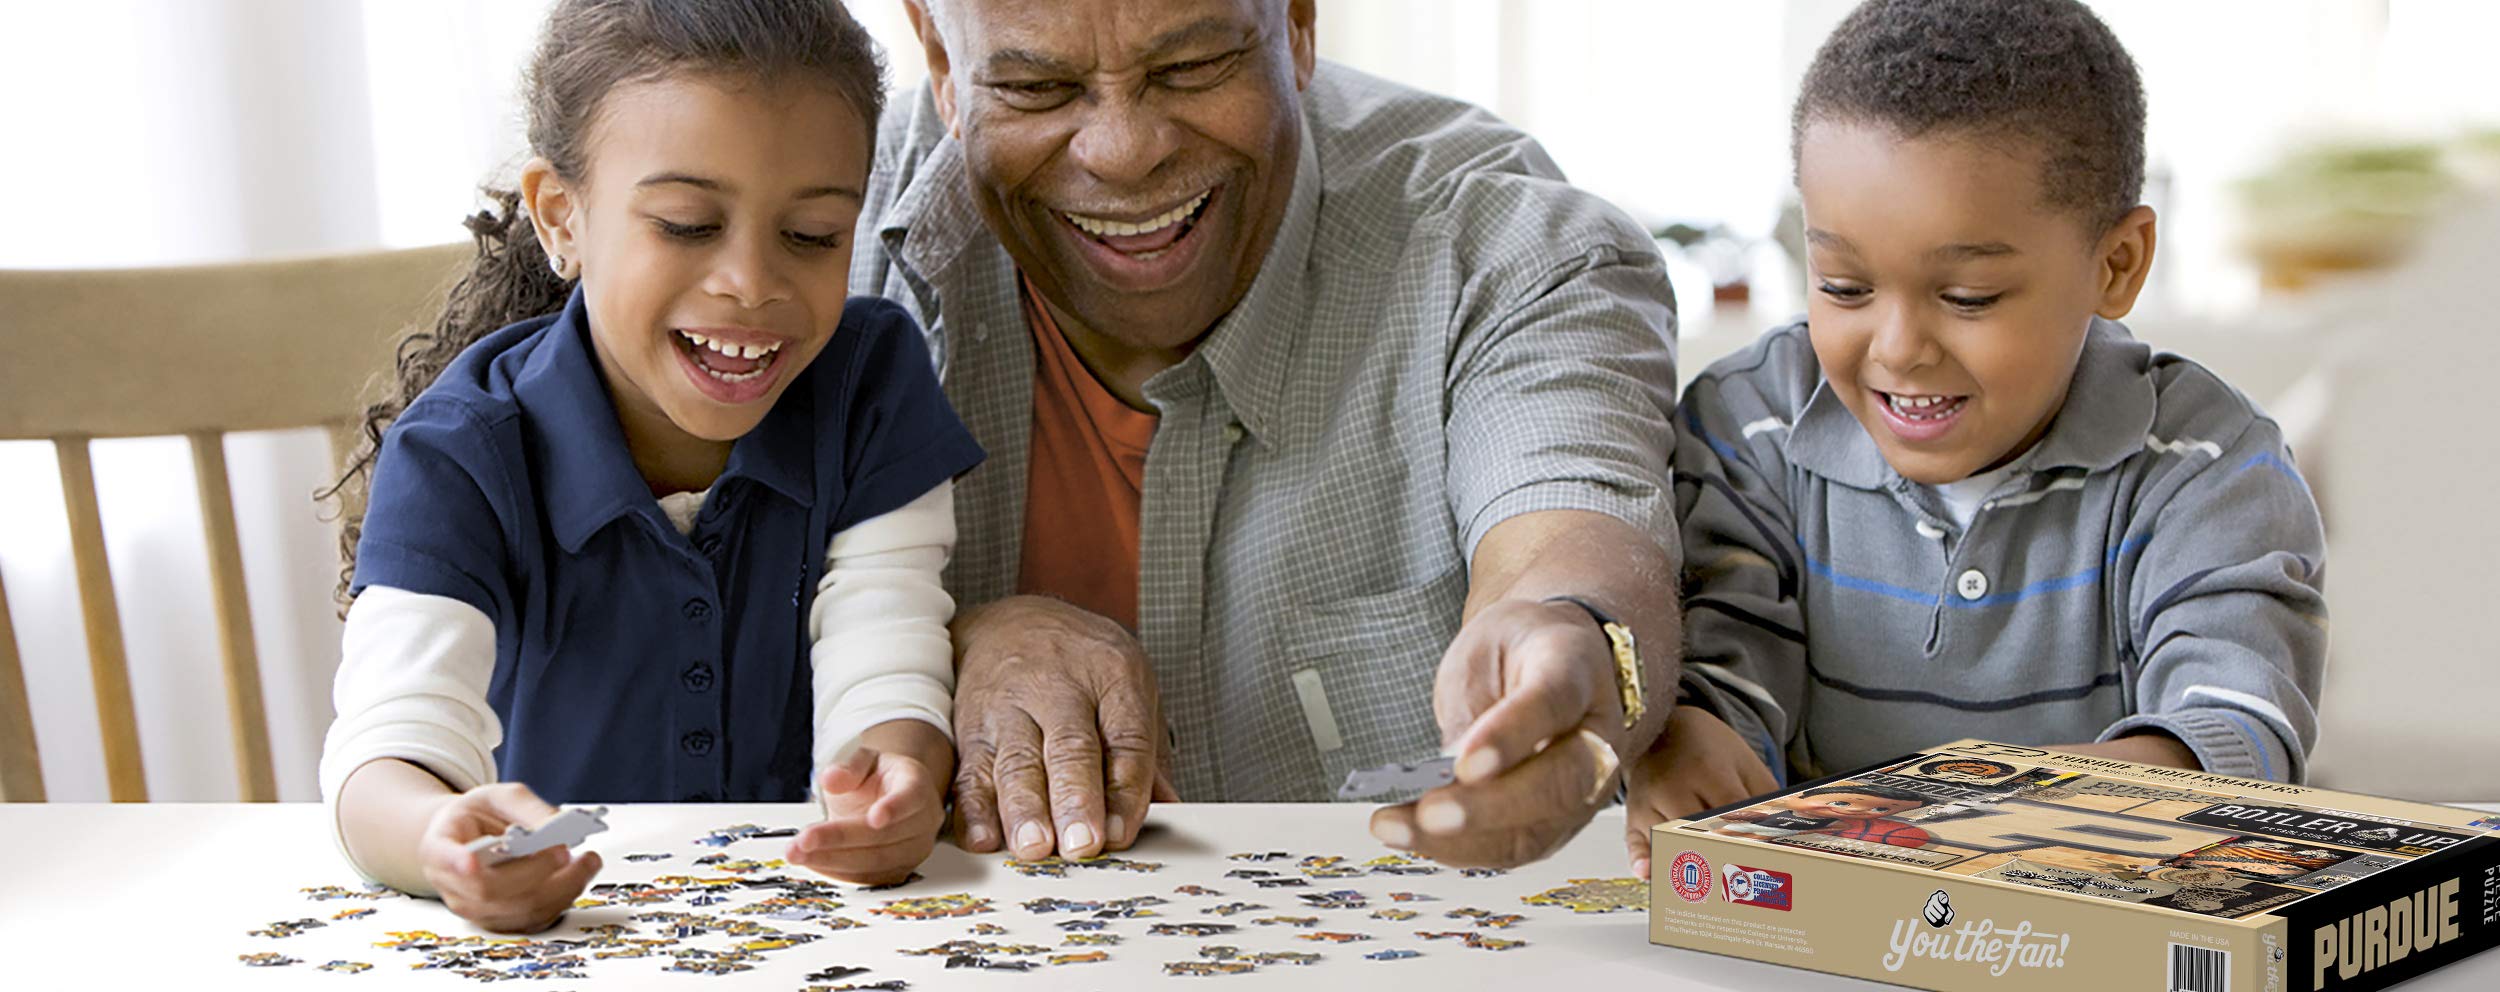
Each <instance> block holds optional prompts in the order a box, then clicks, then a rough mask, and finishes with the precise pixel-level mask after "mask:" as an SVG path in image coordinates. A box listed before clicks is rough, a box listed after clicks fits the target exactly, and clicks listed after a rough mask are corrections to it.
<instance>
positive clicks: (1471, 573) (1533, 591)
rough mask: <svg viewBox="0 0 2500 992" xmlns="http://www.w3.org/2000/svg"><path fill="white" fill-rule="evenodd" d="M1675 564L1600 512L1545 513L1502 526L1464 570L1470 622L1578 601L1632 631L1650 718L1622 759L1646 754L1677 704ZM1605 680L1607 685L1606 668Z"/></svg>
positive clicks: (1679, 619)
mask: <svg viewBox="0 0 2500 992" xmlns="http://www.w3.org/2000/svg"><path fill="white" fill-rule="evenodd" d="M1678 568H1679V565H1678V562H1677V561H1676V558H1675V555H1674V553H1673V551H1672V549H1671V548H1669V547H1666V546H1662V545H1661V544H1660V543H1659V541H1658V540H1657V538H1656V537H1654V536H1652V535H1650V534H1649V533H1647V532H1645V531H1643V530H1641V529H1640V528H1637V527H1634V526H1632V525H1631V524H1628V523H1625V522H1623V521H1622V520H1618V519H1616V518H1614V517H1611V516H1608V515H1606V514H1603V513H1594V512H1589V511H1584V510H1545V511H1539V512H1536V513H1525V514H1521V515H1519V516H1516V517H1512V518H1510V519H1509V520H1505V521H1503V522H1501V523H1500V524H1497V525H1495V526H1494V528H1493V529H1492V530H1490V531H1487V532H1486V533H1485V536H1484V540H1483V541H1482V542H1480V543H1478V544H1477V546H1476V554H1475V558H1474V561H1473V563H1472V564H1471V566H1470V568H1469V570H1468V580H1469V581H1468V590H1467V617H1468V618H1469V619H1473V618H1474V617H1475V615H1476V614H1477V613H1478V612H1479V611H1481V610H1482V609H1484V608H1485V607H1487V606H1490V605H1492V604H1494V603H1498V602H1501V601H1503V600H1511V599H1525V600H1544V599H1547V598H1550V597H1554V596H1575V597H1578V598H1580V599H1585V600H1587V601H1589V602H1590V603H1593V604H1595V605H1596V606H1597V607H1598V608H1600V609H1603V610H1605V611H1607V612H1608V613H1611V614H1613V615H1614V616H1615V618H1616V619H1618V620H1621V621H1622V622H1623V623H1624V625H1625V626H1628V627H1630V628H1632V636H1633V638H1634V639H1635V640H1636V641H1638V643H1639V647H1640V656H1641V668H1642V675H1643V681H1644V682H1645V683H1646V686H1645V687H1646V690H1647V692H1646V700H1645V701H1646V703H1647V706H1648V713H1647V714H1646V715H1645V716H1644V717H1643V718H1642V719H1641V721H1640V723H1639V724H1638V725H1636V726H1634V727H1633V728H1632V731H1631V733H1630V734H1629V735H1628V740H1627V741H1626V746H1627V751H1626V752H1625V753H1627V754H1638V753H1640V752H1642V751H1643V750H1645V749H1647V748H1648V747H1649V745H1650V743H1651V742H1652V741H1653V740H1655V739H1656V737H1657V736H1658V733H1659V731H1661V730H1662V729H1664V728H1665V726H1666V720H1667V712H1668V711H1669V710H1671V709H1673V706H1672V705H1670V704H1671V703H1672V702H1673V701H1674V699H1675V680H1676V676H1677V668H1678V661H1679V659H1680V658H1681V656H1682V648H1683V643H1684V625H1683V616H1682V611H1680V610H1679V609H1677V603H1676V576H1677V572H1678ZM1604 677H1605V679H1606V681H1607V683H1608V684H1612V683H1613V681H1614V679H1615V675H1614V673H1613V670H1612V667H1611V665H1610V666H1609V668H1608V670H1607V672H1605V673H1604Z"/></svg>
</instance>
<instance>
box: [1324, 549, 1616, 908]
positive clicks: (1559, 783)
mask: <svg viewBox="0 0 2500 992" xmlns="http://www.w3.org/2000/svg"><path fill="white" fill-rule="evenodd" d="M1432 708H1433V714H1434V716H1435V717H1437V718H1438V719H1439V721H1440V723H1441V734H1442V740H1443V741H1444V742H1445V743H1446V744H1447V745H1448V746H1449V747H1450V749H1451V751H1452V753H1454V754H1456V755H1457V756H1458V766H1457V774H1458V781H1457V783H1455V784H1452V785H1447V786H1443V787H1441V788H1438V789H1434V790H1432V791H1431V792H1429V793H1426V794H1425V795H1424V796H1423V798H1422V799H1420V800H1418V801H1416V802H1414V803H1409V804H1404V805H1399V806H1385V807H1382V808H1381V809H1379V810H1376V811H1374V812H1373V814H1372V823H1371V825H1372V835H1373V836H1374V837H1378V838H1379V839H1380V840H1381V842H1383V843H1385V844H1388V845H1389V846H1391V847H1396V848H1403V849H1407V850H1412V851H1414V852H1416V853H1418V854H1422V855H1424V856H1426V857H1429V858H1432V859H1433V860H1435V861H1440V862H1444V863H1447V864H1453V865H1460V866H1473V865H1489V866H1497V867H1511V866H1514V865H1520V864H1525V863H1527V862H1529V861H1534V860H1536V859H1538V858H1542V857H1544V856H1546V855H1548V854H1551V853H1553V852H1554V850H1555V849H1556V848H1559V847H1561V846H1562V845H1563V843H1564V842H1566V841H1568V840H1570V839H1571V837H1572V835H1573V834H1576V833H1578V832H1579V830H1580V828H1581V827H1582V826H1585V825H1586V824H1587V823H1588V821H1589V818H1590V817H1591V816H1593V815H1595V814H1596V812H1597V810H1598V809H1599V808H1600V807H1601V806H1603V805H1604V804H1605V802H1606V800H1608V799H1610V798H1613V796H1614V792H1615V772H1616V770H1617V769H1618V768H1620V767H1621V765H1622V752H1623V750H1624V748H1625V746H1626V739H1625V737H1626V735H1625V732H1624V729H1623V703H1622V697H1621V696H1620V695H1619V694H1618V692H1617V690H1616V686H1615V662H1614V653H1613V648H1612V646H1611V645H1610V644H1608V643H1607V640H1606V637H1605V634H1604V633H1602V632H1601V631H1599V630H1598V628H1597V625H1596V624H1595V623H1592V622H1590V620H1589V615H1588V613H1587V612H1585V611H1583V610H1581V609H1580V608H1579V607H1577V606H1573V605H1571V604H1569V603H1543V602H1536V601H1531V600H1519V599H1511V600H1503V601H1501V602H1497V603H1494V604H1492V605H1490V606H1488V607H1486V608H1484V609H1483V610H1482V611H1480V612H1478V613H1477V614H1476V616H1475V617H1473V618H1472V619H1470V620H1469V621H1468V622H1467V624H1466V626H1465V627H1463V628H1461V629H1460V630H1459V632H1458V638H1457V639H1456V640H1454V641H1452V642H1451V644H1450V649H1449V651H1448V653H1446V654H1444V655H1443V656H1442V658H1441V669H1440V673H1439V675H1438V676H1437V677H1436V678H1435V680H1434V682H1433V693H1432Z"/></svg>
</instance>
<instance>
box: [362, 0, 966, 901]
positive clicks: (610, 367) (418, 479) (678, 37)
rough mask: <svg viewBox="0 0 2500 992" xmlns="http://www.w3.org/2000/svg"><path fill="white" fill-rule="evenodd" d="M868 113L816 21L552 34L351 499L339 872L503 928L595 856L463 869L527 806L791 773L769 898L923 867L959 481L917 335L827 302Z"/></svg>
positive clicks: (657, 14) (856, 78) (857, 70)
mask: <svg viewBox="0 0 2500 992" xmlns="http://www.w3.org/2000/svg"><path fill="white" fill-rule="evenodd" d="M883 83H884V80H883V66H882V65H881V64H880V62H879V60H878V56H877V54H876V52H875V50H874V48H873V47H872V46H871V44H870V42H869V40H868V37H867V35H866V33H865V32H864V31H863V30H861V28H860V27H859V25H858V24H857V23H856V22H854V21H852V20H851V18H850V16H849V15H848V14H847V13H846V12H845V11H844V10H843V8H842V7H841V6H840V4H839V3H838V2H837V0H702V2H691V0H560V2H558V3H557V4H556V6H555V9H554V11H553V13H551V14H550V15H549V17H548V20H547V25H546V30H545V33H544V35H543V37H542V39H541V41H540V43H539V46H538V50H537V53H536V55H535V57H534V59H533V61H532V64H531V66H530V69H529V74H528V80H527V102H528V107H529V139H530V145H531V148H532V151H533V152H534V153H535V156H536V157H535V158H533V159H532V160H531V161H530V162H529V164H528V165H527V166H526V167H525V168H524V170H523V171H522V174H521V176H520V183H519V188H518V190H517V191H513V192H507V193H500V194H497V195H498V197H499V199H500V200H501V202H502V204H503V215H502V216H501V217H500V218H497V217H491V216H489V215H484V214H481V215H479V217H477V218H474V219H472V221H471V222H470V227H471V229H472V230H473V231H474V232H476V234H477V237H478V246H479V256H478V260H477V263H476V266H475V268H474V269H473V271H471V272H470V274H469V275H468V276H467V277H466V278H465V279H463V280H462V281H461V282H460V283H459V284H458V285H456V286H455V287H454V289H453V290H452V294H451V299H450V303H449V306H448V307H447V308H446V312H445V314H444V315H443V318H442V320H441V323H440V324H439V325H438V326H437V327H436V328H435V329H434V331H433V332H432V333H430V334H417V335H413V336H412V337H410V338H409V339H408V340H407V341H406V342H404V343H403V344H402V346H401V348H400V358H399V369H398V372H399V375H398V386H399V390H400V395H399V397H398V398H397V400H395V401H393V402H389V403H384V404H380V405H377V406H376V407H374V408H373V409H372V410H370V411H369V415H368V418H367V424H366V434H367V436H368V440H369V447H368V450H367V451H366V453H365V455H364V457H363V458H361V459H360V460H359V461H358V463H357V464H356V466H355V468H354V469H352V470H351V472H350V474H349V477H348V479H347V480H344V481H343V482H342V485H343V486H345V485H347V484H349V483H360V484H365V485H367V486H368V487H369V497H368V499H367V501H366V512H365V514H364V515H363V517H362V519H361V526H360V527H359V526H356V524H357V521H353V520H351V526H350V528H349V531H348V538H347V539H348V541H349V542H350V545H349V552H350V558H349V570H350V571H349V575H350V576H352V579H351V581H350V582H349V583H348V584H347V585H348V588H347V590H346V592H347V594H349V595H352V596H354V597H355V598H354V601H353V605H352V606H351V607H350V608H349V610H348V613H347V628H346V635H345V657H344V660H343V661H342V663H341V665H340V669H339V673H338V682H337V686H336V702H337V706H338V713H339V716H338V722H337V723H336V724H334V725H333V726H332V727H331V729H330V734H329V739H328V741H327V744H326V747H325V749H324V754H323V757H322V764H321V784H322V794H323V795H324V796H325V797H326V798H327V799H328V800H329V801H330V802H331V803H332V805H333V812H334V814H335V816H336V818H337V825H338V830H339V839H340V842H341V845H342V847H343V849H344V850H345V852H346V853H347V855H348V857H349V859H350V860H351V861H352V862H353V863H354V864H355V865H356V866H357V867H358V868H359V869H360V870H361V871H363V872H365V873H366V874H368V875H370V876H371V877H373V878H374V879H376V880H379V881H382V882H385V883H387V884H389V885H392V886H394V887H396V888H400V889H403V890H407V891H410V892H416V893H433V894H439V895H440V896H441V898H442V899H443V901H444V902H445V903H446V904H447V905H449V906H450V907H451V908H452V909H453V910H454V911H455V912H458V913H459V914H460V915H461V916H463V917H466V918H468V919H470V920H471V921H474V922H476V923H477V924H479V925H481V926H484V927H487V928H489V929H493V930H501V931H526V930H533V929H537V928H541V927H544V926H545V925H547V924H549V923H551V922H553V921H554V919H555V918H556V917H557V916H558V915H559V914H560V913H561V912H562V911H563V910H564V908H565V907H566V906H568V905H570V904H571V902H572V901H573V899H574V898H575V897H576V896H577V895H578V894H579V893H580V892H581V890H582V888H583V886H584V885H585V884H587V883H588V881H589V880H590V878H591V876H592V875H594V874H596V873H597V871H598V869H599V859H598V857H597V856H596V855H592V854H585V855H582V856H580V857H575V856H573V855H571V854H570V853H568V852H566V851H564V850H562V849H557V850H550V851H546V852H541V853H540V854H537V855H534V856H531V857H529V858H525V859H521V860H516V861H512V862H508V863H505V864H501V865H496V866H492V867H488V866H482V865H481V864H480V863H479V862H478V860H477V859H476V858H475V857H473V856H472V855H470V854H469V852H468V851H467V844H468V842H469V841H471V840H473V839H475V838H478V837H483V836H487V835H490V834H496V833H500V832H502V831H503V830H504V828H505V827H506V826H507V825H510V824H515V823H518V824H524V825H530V826H535V825H537V824H538V823H540V822H542V821H544V820H545V819H546V818H548V817H549V816H551V815H553V814H554V812H555V809H554V807H553V806H551V805H550V804H549V802H548V801H546V800H542V799H541V798H539V797H540V796H541V795H544V796H546V797H547V800H555V801H560V802H576V803H583V802H791V801H798V800H801V799H803V798H805V797H806V796H807V794H808V784H809V781H810V777H811V771H812V774H813V777H814V783H815V786H816V789H817V792H818V795H819V797H820V799H821V800H822V802H823V806H824V810H825V819H824V820H823V821H822V822H820V823H817V824H814V825H812V826H810V827H809V828H808V829H806V830H805V831H803V832H802V833H801V834H800V835H799V836H798V837H797V839H796V840H795V841H794V842H793V843H792V845H791V848H790V851H789V853H788V858H789V860H791V861H792V862H793V863H797V864H803V865H806V866H808V867H810V868H813V869H815V870H818V871H822V872H825V873H827V874H831V875H835V876H838V877H842V878H846V879H850V880H854V881H862V882H883V881H891V880H896V879H899V878H901V877H903V876H904V875H905V874H907V873H908V872H909V871H910V869H911V868H912V867H913V866H914V865H916V864H918V863H919V862H920V861H921V860H922V859H923V858H925V857H926V856H927V855H928V853H929V851H930V848H931V846H932V844H933V843H934V838H935V835H936V833H937V829H938V825H939V822H940V819H941V816H942V805H943V801H942V800H943V790H944V785H945V783H946V782H947V781H948V779H949V777H950V776H951V770H952V767H953V764H954V753H953V748H952V745H951V743H950V741H949V736H948V715H949V712H950V710H951V702H950V695H949V694H950V692H951V690H952V680H953V676H952V665H951V652H950V647H949V642H948V639H947V633H946V622H947V620H948V618H949V616H950V615H951V613H952V611H953V603H952V601H951V600H950V599H948V597H947V595H946V594H945V592H944V591H943V590H942V589H941V588H940V586H939V584H938V572H939V569H940V568H941V567H942V566H943V565H944V563H945V560H946V556H947V553H948V551H949V549H950V548H951V546H952V543H953V541H954V520H953V507H952V503H951V489H950V485H951V483H950V481H949V480H950V479H952V478H953V477H954V476H956V475H958V474H960V473H962V472H964V471H966V470H967V469H970V468H971V467H972V466H973V465H974V464H976V463H978V462H979V461H980V459H981V452H980V449H979V448H978V447H977V446H975V444H974V443H973V441H972V439H971V436H970V435H969V434H968V433H967V432H966V431H965V429H964V427H963V426H962V424H961V423H959V422H958V421H957V420H956V418H955V416H954V414H953V412H952V411H951V410H950V409H949V408H948V407H947V405H946V402H945V400H944V398H943V396H942V395H941V394H940V392H939V390H938V384H937V380H936V377H935V374H934V373H933V371H932V369H931V367H930V360H929V355H928V352H927V350H926V348H925V346H924V345H923V343H922V340H921V337H920V333H919V331H918V330H917V329H916V328H915V327H914V326H913V325H912V322H911V320H910V318H908V317H907V316H905V315H904V314H903V312H902V311H901V310H899V309H897V308H895V307H894V306H892V305H890V304H887V303H884V302H881V301H876V300H868V299H862V300H847V301H846V294H847V291H848V287H849V283H848V279H847V276H846V273H847V270H848V268H849V264H850V256H851V237H852V228H853V226H854V224H855V222H856V220H857V218H858V215H859V210H860V196H861V191H862V190H863V189H864V188H865V186H866V184H867V178H868V164H869V162H870V160H871V158H872V148H871V144H872V142H873V140H874V136H875V133H876V132H875V123H876V120H877V115H878V111H879V109H880V106H881V104H882V99H883V96H882V95H883V91H884V90H883ZM523 218H526V219H527V222H528V226H527V227H526V228H525V227H523V225H522V219H523ZM507 325H508V326H507ZM498 328H500V329H498ZM385 424H387V425H388V429H387V430H384V429H383V427H384V425H385ZM523 783H527V784H523Z"/></svg>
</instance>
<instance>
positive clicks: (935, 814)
mask: <svg viewBox="0 0 2500 992" xmlns="http://www.w3.org/2000/svg"><path fill="white" fill-rule="evenodd" d="M921 726H924V727H925V726H927V725H926V724H922V725H921ZM816 794H817V796H818V798H819V799H821V800H822V801H823V803H824V808H825V818H824V820H822V821H821V822H818V823H815V824H813V825H810V826H809V827H808V828H807V829H805V830H802V831H800V832H799V835H798V837H797V838H795V839H793V840H792V841H791V842H790V851H789V853H788V854H787V855H785V856H784V858H785V860H787V861H789V862H790V863H791V864H794V865H801V866H804V867H806V868H809V869H813V870H815V871H817V872H820V873H822V874H825V875H830V876H832V877H834V878H838V879H841V880H843V881H845V882H852V883H855V884H861V885H885V884H889V883H893V882H900V881H902V880H904V879H906V878H909V877H911V870H912V869H914V868H917V867H919V866H920V863H921V862H922V861H926V860H928V858H929V851H930V850H931V849H933V848H934V847H936V846H937V835H938V828H939V827H940V826H942V825H943V824H944V822H945V818H946V795H945V774H944V772H942V771H938V770H933V769H931V768H930V767H929V766H928V765H927V764H926V763H924V762H923V761H922V760H921V759H919V758H916V757H913V756H911V755H910V754H907V753H905V752H904V751H902V750H893V751H880V750H878V749H877V748H874V747H870V746H867V745H866V744H862V745H861V746H859V747H857V748H855V749H853V750H852V751H851V752H850V753H849V754H848V755H845V756H844V757H842V758H841V759H840V760H838V761H835V762H834V763H833V764H832V765H829V766H827V767H826V768H825V770H824V772H823V773H821V774H819V775H818V776H817V778H816Z"/></svg>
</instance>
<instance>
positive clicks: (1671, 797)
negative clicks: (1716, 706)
mask: <svg viewBox="0 0 2500 992" xmlns="http://www.w3.org/2000/svg"><path fill="white" fill-rule="evenodd" d="M1630 780H1631V787H1632V789H1631V796H1630V798H1629V799H1627V800H1625V803H1624V805H1625V809H1624V818H1623V846H1624V850H1625V851H1626V852H1627V853H1629V854H1630V855H1631V857H1632V874H1634V875H1638V876H1640V877H1642V878H1648V877H1649V828H1651V827H1654V826H1657V825H1658V824H1660V823H1664V822H1666V821H1668V820H1672V819H1677V818H1679V817H1687V816H1691V815H1693V814H1695V813H1698V812H1701V811H1702V810H1705V809H1717V808H1719V807H1721V806H1725V805H1727V804H1729V803H1733V802H1736V801H1738V800H1742V799H1749V798H1752V797H1754V796H1758V795H1761V794H1763V793H1765V792H1769V791H1771V790H1773V789H1776V788H1779V780H1778V779H1776V778H1774V777H1773V776H1772V775H1771V769H1770V767H1769V766H1766V765H1764V764H1763V763H1762V758H1761V756H1760V755H1757V754H1755V753H1754V751H1753V748H1752V747H1751V746H1749V745H1747V744H1746V743H1745V739H1744V738H1743V737H1741V736H1739V735H1738V734H1737V733H1736V731H1735V729H1734V728H1732V727H1729V726H1728V725H1727V724H1726V723H1725V722H1724V721H1721V720H1720V719H1719V718H1718V717H1715V716H1712V715H1710V712H1709V711H1708V710H1703V709H1699V708H1697V707H1692V706H1678V707H1676V708H1675V714H1674V715H1673V716H1671V717H1668V718H1667V730H1666V733H1663V734H1660V735H1658V743H1657V745H1656V746H1654V747H1651V748H1650V749H1649V753H1647V754H1644V755H1641V757H1640V759H1639V760H1637V761H1634V762H1633V763H1632V771H1631V773H1630ZM1761 818H1762V814H1760V813H1747V812H1745V811H1741V810H1740V811H1738V812H1735V813H1730V814H1728V819H1731V820H1759V819H1761Z"/></svg>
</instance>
